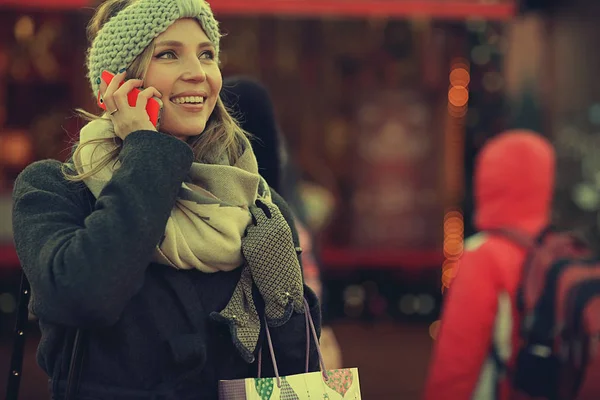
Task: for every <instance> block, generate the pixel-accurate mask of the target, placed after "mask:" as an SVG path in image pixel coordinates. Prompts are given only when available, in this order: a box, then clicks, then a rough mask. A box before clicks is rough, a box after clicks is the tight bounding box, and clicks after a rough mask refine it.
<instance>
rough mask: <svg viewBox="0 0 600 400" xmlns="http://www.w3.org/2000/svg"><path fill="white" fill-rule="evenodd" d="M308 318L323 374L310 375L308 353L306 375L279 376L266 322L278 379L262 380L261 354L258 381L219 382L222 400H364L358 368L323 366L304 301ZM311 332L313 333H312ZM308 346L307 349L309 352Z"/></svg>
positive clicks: (307, 324)
mask: <svg viewBox="0 0 600 400" xmlns="http://www.w3.org/2000/svg"><path fill="white" fill-rule="evenodd" d="M304 312H305V315H306V328H307V335H306V340H307V341H310V337H311V334H310V332H312V337H313V339H314V340H315V343H316V344H317V353H318V354H319V363H320V365H321V371H319V372H308V351H307V354H306V372H305V373H303V374H297V375H288V376H279V372H278V369H277V362H276V359H275V353H274V351H273V344H272V341H271V334H270V332H269V327H268V326H267V324H266V321H265V327H266V328H265V330H266V334H267V335H266V336H267V343H268V345H269V353H270V355H271V360H272V361H273V367H274V369H275V377H273V378H261V364H262V359H261V354H262V349H261V351H259V352H258V377H257V378H246V379H235V380H225V381H220V382H219V400H305V399H327V400H342V399H347V400H361V395H360V382H359V379H358V368H344V369H335V370H327V369H326V368H325V365H324V362H323V356H322V354H321V349H320V348H319V341H318V338H317V332H316V330H315V326H314V324H313V321H312V318H311V316H310V312H309V307H308V303H307V302H306V300H305V301H304ZM309 329H310V332H309ZM308 348H309V346H308V345H307V350H308Z"/></svg>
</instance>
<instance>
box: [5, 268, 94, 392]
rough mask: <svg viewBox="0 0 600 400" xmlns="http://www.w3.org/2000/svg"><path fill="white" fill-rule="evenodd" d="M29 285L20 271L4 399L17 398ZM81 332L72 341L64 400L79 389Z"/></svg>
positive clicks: (21, 371)
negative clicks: (11, 349)
mask: <svg viewBox="0 0 600 400" xmlns="http://www.w3.org/2000/svg"><path fill="white" fill-rule="evenodd" d="M30 297H31V287H30V285H29V281H28V280H27V277H26V276H25V274H24V273H21V287H20V289H19V303H18V306H17V320H16V323H15V336H14V344H13V352H12V356H11V360H10V368H9V370H8V382H7V385H6V400H18V398H19V388H20V384H21V375H22V374H23V357H24V353H25V342H26V335H25V333H26V328H27V322H28V319H29V299H30ZM83 336H84V335H83V332H82V331H81V329H78V330H77V331H76V333H75V339H74V341H73V351H72V354H71V363H70V365H69V375H68V377H67V388H66V392H65V393H66V394H65V400H73V399H75V398H76V396H77V391H78V389H79V377H80V375H81V367H82V365H83V353H84V351H83V345H82V342H83Z"/></svg>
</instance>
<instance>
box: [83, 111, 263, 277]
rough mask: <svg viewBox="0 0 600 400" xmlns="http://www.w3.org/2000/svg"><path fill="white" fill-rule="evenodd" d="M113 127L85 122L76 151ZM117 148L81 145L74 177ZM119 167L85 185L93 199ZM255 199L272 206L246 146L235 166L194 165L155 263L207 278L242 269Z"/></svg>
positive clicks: (107, 134)
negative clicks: (243, 249)
mask: <svg viewBox="0 0 600 400" xmlns="http://www.w3.org/2000/svg"><path fill="white" fill-rule="evenodd" d="M111 124H112V123H111V122H110V121H108V120H106V119H98V120H94V121H91V122H90V123H88V124H87V125H86V126H85V127H84V128H83V129H82V130H81V132H80V142H79V146H82V145H84V144H85V143H89V142H90V141H93V140H95V139H102V138H109V139H112V138H114V137H115V136H114V133H113V131H112V129H111ZM157 134H158V133H157ZM115 148H116V144H115V143H113V142H108V141H105V142H103V143H100V144H98V143H91V144H88V145H85V146H82V147H81V151H80V152H79V157H78V159H76V160H74V163H75V168H76V169H77V172H79V173H82V172H88V171H90V170H91V169H93V168H94V167H95V166H96V165H98V162H99V160H101V159H102V158H103V157H104V156H105V155H106V154H107V153H109V152H110V151H112V150H113V149H115ZM120 165H121V164H120V161H116V162H114V163H109V164H108V165H107V166H105V167H103V168H102V169H101V170H100V171H99V172H98V173H96V174H94V175H93V176H92V177H90V178H87V179H85V180H84V182H85V184H86V185H87V186H88V188H89V189H90V191H91V192H92V194H93V195H94V196H95V197H96V198H98V196H99V195H100V192H101V191H102V189H103V188H104V186H106V184H107V183H108V181H109V180H110V179H111V177H112V175H113V173H114V171H116V170H117V169H118V168H119V167H120ZM257 198H260V199H261V200H263V201H268V202H271V193H270V190H269V187H268V185H267V184H266V182H265V180H264V179H263V178H262V177H261V176H260V175H259V174H258V165H257V162H256V157H255V156H254V153H253V151H252V147H251V146H250V143H249V142H246V143H245V148H244V151H243V154H242V156H241V157H240V158H239V159H238V160H237V162H236V163H235V165H232V166H231V165H229V162H228V160H224V161H223V162H222V163H220V164H203V163H199V162H194V163H193V164H192V166H191V168H190V173H189V177H188V179H186V181H184V182H183V183H182V184H181V189H180V190H179V193H178V195H177V200H176V202H175V206H174V207H173V209H172V210H171V215H170V217H169V219H168V221H167V225H166V228H165V234H164V237H163V239H162V240H161V242H160V243H159V244H158V245H157V247H156V252H155V254H154V257H153V260H154V261H156V262H159V263H161V264H166V265H170V266H172V267H175V268H178V269H198V270H200V271H203V272H209V273H211V272H217V271H231V270H233V269H235V268H238V267H240V266H241V265H242V264H243V263H244V258H243V256H242V252H241V246H242V236H243V235H244V231H245V229H246V227H247V226H248V225H249V224H250V222H251V215H250V212H249V209H248V207H249V206H250V205H251V204H254V202H255V201H256V199H257Z"/></svg>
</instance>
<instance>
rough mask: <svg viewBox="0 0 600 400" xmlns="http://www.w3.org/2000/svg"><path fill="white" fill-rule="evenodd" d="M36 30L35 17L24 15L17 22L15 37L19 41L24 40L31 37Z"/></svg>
mask: <svg viewBox="0 0 600 400" xmlns="http://www.w3.org/2000/svg"><path fill="white" fill-rule="evenodd" d="M34 31H35V24H34V23H33V19H32V18H31V17H29V16H23V17H21V18H19V19H18V20H17V22H16V23H15V38H16V39H17V40H18V41H23V40H27V39H29V38H31V37H32V36H33V33H34Z"/></svg>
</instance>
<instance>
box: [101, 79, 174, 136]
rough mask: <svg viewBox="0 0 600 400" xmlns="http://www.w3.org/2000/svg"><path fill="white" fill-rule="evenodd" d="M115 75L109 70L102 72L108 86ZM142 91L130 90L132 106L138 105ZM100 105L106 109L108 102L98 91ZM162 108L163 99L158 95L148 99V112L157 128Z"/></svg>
mask: <svg viewBox="0 0 600 400" xmlns="http://www.w3.org/2000/svg"><path fill="white" fill-rule="evenodd" d="M114 77H115V76H114V75H113V74H111V73H110V72H108V71H104V72H102V80H103V81H104V82H105V83H106V85H107V86H108V85H109V84H110V82H111V81H112V79H113V78H114ZM123 83H125V82H121V84H120V85H119V87H121V86H122V85H123ZM141 92H142V91H141V90H140V89H138V88H134V89H133V90H132V91H131V92H129V94H128V95H127V100H128V101H129V105H130V106H131V107H134V106H135V105H136V103H137V98H138V96H139V94H140V93H141ZM98 107H100V108H101V109H103V110H104V111H106V104H104V101H102V98H101V97H100V92H98ZM161 110H162V101H161V100H160V99H159V98H157V97H151V98H150V99H149V100H148V104H147V105H146V112H147V113H148V117H150V122H152V125H154V127H155V128H156V129H158V125H159V124H160V112H161Z"/></svg>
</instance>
